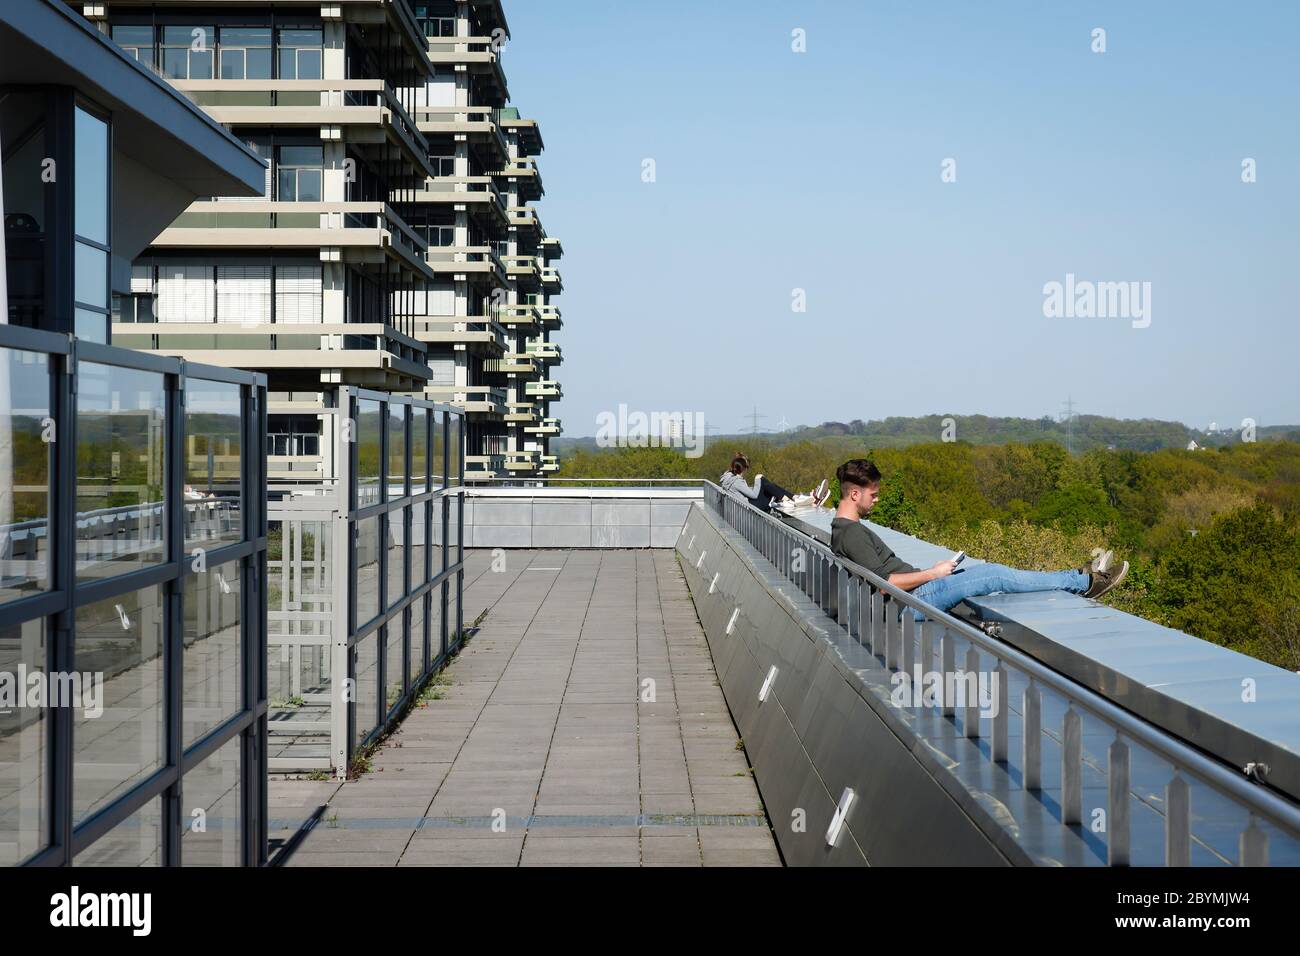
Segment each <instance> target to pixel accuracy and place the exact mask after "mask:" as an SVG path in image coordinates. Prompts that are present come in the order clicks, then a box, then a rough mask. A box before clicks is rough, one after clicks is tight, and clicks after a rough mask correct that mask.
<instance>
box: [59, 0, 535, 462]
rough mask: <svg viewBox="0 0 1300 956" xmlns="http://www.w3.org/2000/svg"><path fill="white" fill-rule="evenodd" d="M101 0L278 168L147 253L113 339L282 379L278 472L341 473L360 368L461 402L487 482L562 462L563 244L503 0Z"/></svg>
mask: <svg viewBox="0 0 1300 956" xmlns="http://www.w3.org/2000/svg"><path fill="white" fill-rule="evenodd" d="M82 9H83V12H84V13H85V15H86V17H87V18H89V19H90V20H91V22H93V23H95V24H96V25H97V26H98V27H99V28H100V29H101V30H102V31H103V32H104V33H106V34H108V35H109V36H111V37H112V39H113V40H115V41H116V42H117V43H118V44H119V45H120V46H121V47H122V48H123V49H124V50H126V51H127V52H128V53H129V54H130V55H131V56H133V57H134V58H136V59H137V60H138V61H139V62H140V63H142V64H144V65H146V66H148V67H149V68H151V69H153V70H155V71H156V72H158V73H160V74H161V75H162V76H163V77H164V78H166V79H167V80H168V82H170V83H172V84H173V85H174V86H175V87H176V88H177V89H178V90H180V91H181V92H182V93H184V94H185V95H186V96H188V97H189V98H190V99H192V100H193V101H194V102H195V103H196V104H198V105H199V106H201V107H202V108H203V109H204V110H206V111H207V112H208V113H209V115H211V117H212V118H213V119H215V120H217V121H218V122H220V123H222V124H225V125H226V126H228V127H229V128H230V129H231V130H232V131H233V132H234V133H235V135H236V136H237V137H238V138H239V139H241V140H242V141H243V142H244V143H245V144H247V146H248V147H249V148H251V149H253V150H254V151H256V152H257V153H258V154H259V155H261V156H262V157H263V158H265V159H266V161H267V163H268V169H267V173H266V178H265V182H264V184H263V190H262V195H261V196H257V197H253V198H252V199H249V198H247V197H242V198H238V199H235V198H226V197H220V198H204V199H202V200H200V201H198V202H195V203H194V204H192V205H191V206H190V207H189V208H188V210H187V211H185V212H184V214H182V215H181V216H179V217H178V218H177V219H176V220H175V221H174V222H172V223H171V224H170V225H169V226H168V227H167V228H165V229H163V230H162V231H161V233H160V234H159V235H158V238H157V239H156V240H155V241H154V242H153V245H152V246H151V247H150V249H149V250H148V251H147V252H146V253H145V254H144V255H142V256H140V257H139V258H138V259H137V260H136V262H135V265H134V268H133V270H132V275H131V288H130V290H129V293H127V294H122V295H119V296H117V297H116V298H115V300H114V308H115V312H114V316H113V335H114V340H115V341H116V342H118V343H119V344H122V345H127V346H130V347H133V348H139V349H147V350H152V351H157V352H161V353H164V354H169V355H183V356H185V357H186V358H188V359H191V360H194V361H202V362H213V363H220V364H224V365H228V366H232V367H238V368H248V369H256V370H258V371H262V372H265V373H266V374H267V376H268V378H269V380H270V383H271V392H272V399H271V402H272V404H271V409H270V419H269V431H270V436H271V437H270V440H269V441H270V448H269V452H270V454H271V461H270V469H271V475H272V477H273V478H281V479H292V480H294V481H312V480H315V479H321V478H332V477H336V475H337V462H335V461H334V455H335V454H336V451H335V449H333V448H332V447H331V445H330V443H329V442H328V441H322V435H323V434H326V433H327V431H328V429H327V428H326V427H325V422H326V417H325V416H324V415H322V414H321V410H322V409H325V408H333V407H335V405H336V402H337V389H338V386H340V385H351V386H357V387H364V388H369V389H376V390H380V391H389V392H413V393H416V394H422V395H423V396H424V397H426V398H429V399H433V400H436V401H441V402H446V403H451V404H455V405H457V406H460V407H462V408H464V409H465V410H466V412H467V413H468V415H469V418H470V422H469V426H468V427H469V431H468V435H467V438H468V442H469V446H468V448H469V455H470V457H469V460H468V466H467V467H468V468H469V469H470V475H469V477H471V478H475V477H477V478H483V477H509V476H518V477H538V476H541V475H543V474H544V473H545V472H546V471H548V470H551V471H553V470H555V468H556V465H555V463H554V459H553V458H552V457H551V456H549V455H548V448H547V445H548V440H549V436H550V435H552V434H557V433H558V431H559V423H558V421H555V420H554V419H552V418H551V415H550V407H551V402H553V401H554V400H556V399H557V398H558V397H559V387H558V385H557V384H556V383H554V382H553V381H551V380H550V378H549V374H548V371H547V369H548V368H550V367H553V366H554V365H555V364H557V363H558V361H559V351H558V347H557V346H555V345H554V344H552V343H551V342H550V340H549V339H550V332H551V331H552V330H553V329H555V328H558V326H559V311H558V309H557V308H556V307H555V306H554V304H553V303H552V300H551V297H552V296H553V295H554V294H555V293H557V292H558V291H559V287H560V279H559V273H558V271H556V269H555V266H554V260H555V259H556V258H558V256H559V252H560V247H559V244H558V242H554V241H551V240H549V239H548V237H547V236H546V234H545V232H544V230H543V229H542V228H541V225H540V222H539V221H538V219H537V215H536V211H535V210H534V209H533V208H532V207H531V206H529V205H528V203H530V202H533V201H535V200H536V199H538V198H540V196H541V182H540V177H539V175H538V172H537V168H536V162H535V158H534V157H535V155H536V154H537V153H538V152H539V151H540V150H541V137H540V135H539V134H538V132H537V125H536V123H534V122H532V121H529V120H523V119H520V118H518V116H517V114H516V113H514V112H513V111H511V110H509V109H508V108H507V107H506V104H507V101H508V92H507V88H506V81H505V76H504V74H503V72H502V70H501V52H502V46H503V43H504V41H505V39H506V38H507V36H508V34H507V27H506V23H505V19H504V15H503V13H502V10H501V6H500V3H499V2H495V0H493V2H487V3H484V2H469V0H458V2H444V3H428V4H416V3H410V2H408V0H342V2H340V3H336V4H326V5H322V4H319V3H304V2H301V0H297V2H293V0H280V2H268V3H265V4H261V5H258V6H257V7H256V8H254V7H253V6H252V5H235V6H233V7H232V6H231V5H229V4H221V3H217V2H184V0H182V2H177V3H169V4H165V5H163V4H156V3H151V2H144V0H115V2H112V3H94V4H85V5H84V6H83V8H82ZM285 326H290V328H285Z"/></svg>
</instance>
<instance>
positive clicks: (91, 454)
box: [76, 362, 167, 581]
mask: <svg viewBox="0 0 1300 956" xmlns="http://www.w3.org/2000/svg"><path fill="white" fill-rule="evenodd" d="M165 397H166V393H165V390H164V387H163V376H162V375H160V374H158V373H156V372H143V371H139V370H136V369H126V368H118V367H116V366H112V365H99V364H97V363H95V362H81V363H79V372H78V389H77V556H76V560H77V580H78V581H90V580H97V579H100V578H104V577H111V576H113V575H117V574H123V573H125V572H127V571H131V570H135V569H136V568H138V567H141V566H144V565H150V564H158V563H160V562H161V561H162V560H163V535H164V523H165V517H166V516H165V514H164V510H165V509H164V507H163V502H164V497H163V478H164V473H163V470H164V460H165V459H164V455H163V452H164V447H165V445H164V443H165V440H166V438H165V436H166V431H167V430H166V427H165V425H166V412H165V408H166V405H165Z"/></svg>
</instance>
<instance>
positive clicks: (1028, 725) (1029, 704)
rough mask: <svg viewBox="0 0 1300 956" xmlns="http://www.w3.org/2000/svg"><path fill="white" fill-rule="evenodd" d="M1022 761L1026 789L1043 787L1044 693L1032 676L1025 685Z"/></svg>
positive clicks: (1031, 789) (1029, 790)
mask: <svg viewBox="0 0 1300 956" xmlns="http://www.w3.org/2000/svg"><path fill="white" fill-rule="evenodd" d="M1023 708H1024V710H1023V712H1024V721H1023V736H1022V737H1021V741H1020V746H1021V761H1022V762H1023V763H1024V768H1025V790H1026V791H1028V792H1030V793H1033V792H1035V791H1038V790H1042V789H1043V695H1042V693H1041V692H1040V691H1039V689H1038V685H1037V684H1036V683H1034V680H1033V678H1030V680H1029V685H1028V686H1027V687H1025V696H1024V704H1023Z"/></svg>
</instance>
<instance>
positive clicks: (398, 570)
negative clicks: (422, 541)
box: [384, 508, 406, 607]
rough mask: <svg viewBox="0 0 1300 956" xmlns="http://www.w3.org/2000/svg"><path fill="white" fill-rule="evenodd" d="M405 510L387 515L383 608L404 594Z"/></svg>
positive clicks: (394, 602)
mask: <svg viewBox="0 0 1300 956" xmlns="http://www.w3.org/2000/svg"><path fill="white" fill-rule="evenodd" d="M405 515H406V509H405V508H400V509H398V510H397V511H390V512H389V513H388V587H387V591H386V594H387V596H388V600H387V603H385V605H384V606H385V607H392V606H393V605H394V604H396V603H397V602H398V601H399V600H400V599H401V598H402V596H403V595H405V594H406V557H405V556H406V529H405V526H404V518H405Z"/></svg>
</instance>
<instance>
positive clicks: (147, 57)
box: [113, 24, 154, 69]
mask: <svg viewBox="0 0 1300 956" xmlns="http://www.w3.org/2000/svg"><path fill="white" fill-rule="evenodd" d="M113 42H114V43H116V44H117V45H118V46H120V47H121V48H122V49H123V50H125V51H126V53H127V55H128V56H131V57H134V58H135V59H137V60H139V61H140V62H141V63H143V64H144V65H145V66H147V67H149V68H150V69H152V68H153V65H154V57H153V27H151V26H148V25H147V24H145V25H138V26H137V25H126V26H115V27H113Z"/></svg>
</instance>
